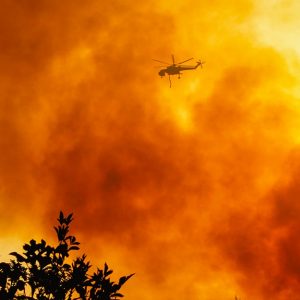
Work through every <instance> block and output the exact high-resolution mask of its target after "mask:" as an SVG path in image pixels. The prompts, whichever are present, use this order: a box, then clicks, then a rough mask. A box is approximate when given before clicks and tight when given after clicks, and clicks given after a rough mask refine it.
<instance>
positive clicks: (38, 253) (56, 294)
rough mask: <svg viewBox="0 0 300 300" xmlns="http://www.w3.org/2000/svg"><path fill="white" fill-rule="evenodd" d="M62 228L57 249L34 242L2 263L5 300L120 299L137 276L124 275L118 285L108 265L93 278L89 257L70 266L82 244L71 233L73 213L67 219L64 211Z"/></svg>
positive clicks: (0, 291)
mask: <svg viewBox="0 0 300 300" xmlns="http://www.w3.org/2000/svg"><path fill="white" fill-rule="evenodd" d="M57 220H58V223H59V225H58V226H57V227H56V226H55V227H54V229H55V231H56V235H57V238H58V244H57V246H54V247H53V246H50V245H48V244H47V243H46V241H45V240H43V239H42V240H41V242H40V243H38V242H36V241H35V240H31V241H30V242H29V243H28V244H25V245H24V246H23V249H24V252H23V253H22V254H19V253H17V252H12V253H10V255H12V256H13V257H14V259H12V260H11V261H10V262H9V263H6V262H0V299H1V300H15V299H23V300H48V299H55V300H75V299H84V300H112V299H115V300H119V298H121V297H123V295H122V294H121V293H119V290H120V288H121V287H122V285H123V284H124V283H125V282H126V281H127V280H128V279H129V278H130V277H131V276H133V275H134V274H131V275H129V276H123V277H121V278H120V279H119V281H118V282H117V283H115V282H113V281H111V279H110V275H111V274H112V272H113V271H112V270H110V269H109V267H108V265H107V264H106V263H105V264H104V268H103V269H99V268H97V271H96V272H94V273H93V274H92V275H89V274H88V271H89V269H90V267H91V265H90V263H89V262H88V261H87V260H86V255H85V254H84V255H82V256H81V257H77V258H76V259H74V260H73V261H72V262H71V263H70V264H69V263H68V260H70V259H68V257H69V254H70V252H71V251H76V250H79V246H78V245H79V242H78V241H77V240H76V237H75V236H72V235H68V234H69V229H70V227H69V225H70V223H71V222H72V221H73V214H70V215H68V216H64V214H63V213H62V212H60V214H59V217H58V219H57Z"/></svg>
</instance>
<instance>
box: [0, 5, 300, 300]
mask: <svg viewBox="0 0 300 300" xmlns="http://www.w3.org/2000/svg"><path fill="white" fill-rule="evenodd" d="M190 5H191V6H193V7H194V9H193V10H190V7H191V6H190ZM2 6H3V8H2V9H1V18H0V20H1V21H0V24H1V25H0V28H1V34H0V43H1V53H0V64H1V69H0V86H1V100H0V103H1V109H0V134H1V139H0V149H1V157H0V195H1V204H0V207H1V210H0V214H1V223H0V224H1V230H2V236H3V242H2V240H1V243H3V245H5V243H6V242H5V241H6V238H7V239H8V238H9V236H17V237H18V238H19V240H20V242H23V240H22V237H24V236H26V237H27V236H28V235H30V234H31V232H29V233H28V229H30V230H31V231H32V234H36V233H35V232H38V233H40V232H43V231H44V232H45V234H46V235H47V236H48V237H49V239H51V236H53V233H52V232H51V228H52V227H51V226H52V225H53V224H54V222H55V218H56V216H57V214H58V212H59V211H60V210H63V211H66V212H73V213H74V215H75V222H74V233H76V234H78V235H79V237H80V240H81V241H82V249H83V251H85V250H86V252H87V253H88V255H90V258H91V260H92V262H94V260H98V261H100V263H101V262H102V261H107V262H108V263H110V262H111V263H112V264H113V268H114V269H116V270H117V269H119V270H120V271H124V272H128V273H130V272H131V273H132V272H136V273H137V274H136V276H135V278H133V279H132V280H131V281H132V282H129V283H128V287H126V295H127V297H128V299H129V298H136V297H149V299H150V298H153V297H158V298H161V299H162V298H167V299H171V298H174V294H175V295H176V297H189V298H190V297H191V298H195V297H196V298H199V299H200V298H201V299H213V298H216V297H219V298H220V297H222V298H225V299H233V298H234V296H235V295H236V294H238V295H241V296H242V298H243V299H244V298H245V299H247V298H249V299H250V298H252V299H258V300H260V299H267V298H272V299H276V300H277V299H278V300H281V299H286V298H287V297H289V298H292V299H298V298H299V296H298V294H299V293H298V292H299V270H298V269H299V264H300V260H299V254H298V252H299V249H300V246H299V245H298V242H297V232H298V229H299V221H298V211H299V205H298V204H297V203H298V200H297V199H298V195H299V188H298V179H299V138H297V132H298V129H299V126H300V124H299V122H298V119H299V112H300V110H299V107H298V104H297V97H296V96H295V95H294V94H292V93H290V92H289V88H291V86H292V85H293V84H294V83H295V82H296V81H295V80H296V79H295V75H294V74H293V72H292V71H291V69H290V66H289V64H288V62H287V60H286V58H285V55H284V54H283V53H282V52H281V51H279V50H278V49H276V48H275V47H270V46H268V45H264V44H262V43H261V42H260V41H259V39H255V32H254V31H252V28H251V26H250V25H247V24H248V23H247V22H250V21H249V20H250V19H251V18H254V17H253V16H255V6H256V2H255V1H241V2H239V3H238V4H237V3H235V4H228V3H227V2H226V3H225V2H224V1H216V3H211V2H209V1H205V2H204V3H202V4H201V5H200V4H198V3H195V2H194V1H189V2H188V3H187V4H183V3H180V2H178V3H176V4H174V5H173V6H172V3H171V2H170V3H169V2H162V3H156V2H155V1H148V2H145V3H143V4H142V3H141V4H138V3H134V2H133V1H113V2H98V1H87V2H85V3H82V2H81V1H65V2H64V3H63V4H62V3H61V2H60V1H46V0H44V1H39V2H32V1H25V0H22V1H3V4H2ZM200 12H201V15H202V16H203V17H202V18H200V16H199V15H200ZM251 20H252V19H251ZM246 25H247V26H246ZM175 50H177V52H178V53H179V54H180V56H181V55H182V57H183V59H184V58H185V56H186V57H191V56H194V55H196V54H197V55H198V53H206V57H204V58H203V59H205V60H207V62H206V64H205V66H204V68H203V69H201V70H196V71H192V72H191V73H189V74H186V75H184V76H183V78H181V79H180V80H177V79H175V78H174V79H173V87H172V89H170V88H169V86H168V80H167V79H166V80H165V79H162V80H160V78H158V75H157V73H158V70H159V69H157V68H155V67H156V65H155V63H154V62H153V61H151V59H152V58H154V59H162V60H170V59H169V58H168V57H170V54H174V51H175ZM195 53H196V54H195ZM175 54H177V53H175ZM176 57H177V56H176ZM178 59H180V58H178ZM5 247H6V248H7V245H6V246H5ZM6 248H5V249H6ZM171 291H172V293H171ZM297 297H298V298H297ZM299 299H300V298H299Z"/></svg>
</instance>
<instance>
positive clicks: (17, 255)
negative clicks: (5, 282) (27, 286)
mask: <svg viewBox="0 0 300 300" xmlns="http://www.w3.org/2000/svg"><path fill="white" fill-rule="evenodd" d="M9 255H12V256H15V258H16V259H17V261H18V262H24V261H26V259H25V257H23V256H22V255H21V254H19V253H17V252H11V253H9Z"/></svg>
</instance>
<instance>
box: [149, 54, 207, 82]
mask: <svg viewBox="0 0 300 300" xmlns="http://www.w3.org/2000/svg"><path fill="white" fill-rule="evenodd" d="M192 59H194V58H189V59H186V60H184V61H182V62H179V63H175V58H174V55H172V64H170V63H167V62H164V61H161V60H157V59H153V60H154V61H157V62H159V63H162V64H164V65H167V66H166V67H165V66H163V67H164V69H161V70H160V71H159V72H158V75H159V76H160V77H164V76H165V75H166V74H168V76H169V82H170V87H171V86H172V82H171V75H178V79H180V75H182V73H181V71H185V70H194V69H197V68H198V67H199V66H201V68H202V67H203V64H204V63H205V62H204V61H201V60H199V61H197V63H196V65H195V66H185V65H182V64H183V63H185V62H188V61H190V60H192Z"/></svg>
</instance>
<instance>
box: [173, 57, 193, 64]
mask: <svg viewBox="0 0 300 300" xmlns="http://www.w3.org/2000/svg"><path fill="white" fill-rule="evenodd" d="M192 59H194V58H193V57H192V58H189V59H187V60H184V61H182V62H180V63H178V64H177V65H181V64H183V63H185V62H187V61H190V60H192Z"/></svg>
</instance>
